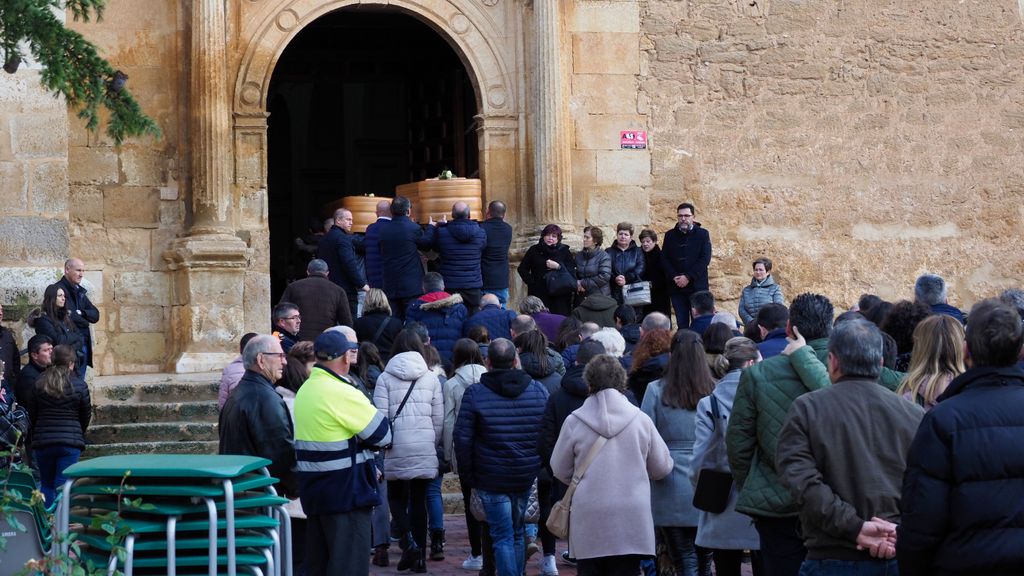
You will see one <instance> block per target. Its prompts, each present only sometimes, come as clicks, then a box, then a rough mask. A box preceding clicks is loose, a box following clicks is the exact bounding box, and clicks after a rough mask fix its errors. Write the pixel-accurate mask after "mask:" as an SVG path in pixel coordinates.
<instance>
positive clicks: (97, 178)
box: [68, 146, 120, 184]
mask: <svg viewBox="0 0 1024 576" xmlns="http://www.w3.org/2000/svg"><path fill="white" fill-rule="evenodd" d="M68 175H69V177H70V180H71V182H72V183H74V184H114V183H116V182H117V181H118V179H119V177H120V176H119V173H118V162H117V153H115V152H114V150H113V149H112V148H105V147H81V146H72V147H71V149H70V150H69V151H68Z"/></svg>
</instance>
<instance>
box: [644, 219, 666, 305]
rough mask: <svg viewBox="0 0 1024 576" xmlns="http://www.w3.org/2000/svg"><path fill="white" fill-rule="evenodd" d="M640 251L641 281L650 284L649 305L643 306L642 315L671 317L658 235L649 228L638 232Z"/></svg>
mask: <svg viewBox="0 0 1024 576" xmlns="http://www.w3.org/2000/svg"><path fill="white" fill-rule="evenodd" d="M640 249H641V250H643V251H644V272H643V279H644V280H647V281H648V282H650V283H651V303H650V305H648V306H644V312H643V315H641V316H639V317H638V319H639V318H643V317H644V316H647V315H648V314H650V313H651V312H661V313H662V314H664V315H666V316H671V312H670V310H671V307H670V306H669V297H668V284H667V280H666V279H665V272H664V271H662V269H661V248H660V247H659V246H658V233H657V232H655V231H654V230H651V229H650V228H645V229H643V230H641V231H640Z"/></svg>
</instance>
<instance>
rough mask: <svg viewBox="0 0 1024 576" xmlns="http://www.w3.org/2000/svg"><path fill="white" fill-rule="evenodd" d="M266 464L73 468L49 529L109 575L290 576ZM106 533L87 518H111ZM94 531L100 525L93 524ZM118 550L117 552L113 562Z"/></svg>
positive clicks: (88, 464) (225, 461) (206, 458)
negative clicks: (114, 534)
mask: <svg viewBox="0 0 1024 576" xmlns="http://www.w3.org/2000/svg"><path fill="white" fill-rule="evenodd" d="M268 464H270V461H269V460H267V459H265V458H255V457H250V456H227V455H170V454H146V455H135V456H105V457H101V458H94V459H91V460H86V461H82V462H79V463H77V464H75V465H73V466H71V467H69V468H68V469H67V470H65V472H64V474H65V476H67V478H68V481H67V483H66V484H65V485H64V488H63V494H62V498H61V500H60V501H59V503H60V505H59V506H58V508H57V514H56V526H57V531H58V533H60V534H67V533H68V531H69V528H70V526H72V525H80V526H81V527H80V528H77V527H76V534H77V540H78V541H79V542H80V543H81V544H82V545H83V546H82V556H83V559H85V560H92V561H93V562H94V564H96V565H105V566H107V569H108V571H109V572H110V573H113V571H114V570H116V569H119V568H120V569H121V570H122V571H123V572H124V573H125V574H126V575H127V576H131V575H133V574H139V575H142V574H161V575H164V574H166V575H168V576H178V575H193V574H208V575H219V574H227V575H228V576H235V575H236V574H237V573H239V572H242V573H250V574H260V575H268V576H270V575H273V576H291V558H290V551H291V524H290V521H289V518H288V514H287V512H286V511H285V509H284V505H285V504H286V503H287V502H288V500H287V499H285V498H282V497H280V496H278V495H277V493H276V491H275V490H274V487H273V484H274V483H275V482H276V481H277V479H275V478H272V477H271V476H270V475H269V473H268V472H267V469H266V466H267V465H268ZM111 512H114V513H116V522H109V521H108V522H106V524H107V528H108V529H117V531H118V534H120V535H121V537H119V538H115V539H114V540H115V542H113V543H112V542H110V541H108V538H107V537H108V535H109V532H108V531H105V530H103V529H97V528H94V527H93V524H94V519H96V518H100V517H106V518H107V519H108V520H109V519H110V518H111V515H110V513H111ZM100 523H101V524H102V523H104V522H102V521H101V522H100ZM118 547H120V548H121V550H120V554H119V553H118V552H119V550H118Z"/></svg>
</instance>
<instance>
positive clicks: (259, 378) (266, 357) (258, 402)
mask: <svg viewBox="0 0 1024 576" xmlns="http://www.w3.org/2000/svg"><path fill="white" fill-rule="evenodd" d="M287 363H288V361H287V360H286V359H285V353H284V350H282V349H281V341H280V340H279V339H278V338H276V337H274V336H272V335H270V334H260V335H259V336H256V337H254V338H252V339H251V340H249V343H248V344H246V345H245V349H244V350H243V351H242V364H243V365H244V366H245V374H244V375H243V376H242V379H241V380H239V381H238V386H236V387H235V389H234V390H232V391H231V394H230V395H229V396H228V399H227V401H226V402H225V403H224V408H223V409H222V410H221V412H220V423H219V424H218V426H217V429H218V431H219V434H220V450H219V453H220V454H240V455H243V456H260V457H262V458H266V459H268V460H270V466H268V467H267V468H268V470H269V471H270V475H271V476H273V477H275V478H278V479H279V482H278V484H277V486H278V490H279V491H280V492H281V493H283V494H285V495H291V496H294V495H295V494H297V490H296V484H295V475H294V472H293V468H294V467H295V449H294V446H293V444H292V438H293V437H294V434H293V432H292V430H293V428H292V419H291V416H289V415H288V407H287V406H286V405H285V403H284V399H282V398H281V396H279V395H278V394H277V392H275V391H274V382H277V381H278V380H280V379H281V374H282V373H283V372H284V367H285V365H286V364H287Z"/></svg>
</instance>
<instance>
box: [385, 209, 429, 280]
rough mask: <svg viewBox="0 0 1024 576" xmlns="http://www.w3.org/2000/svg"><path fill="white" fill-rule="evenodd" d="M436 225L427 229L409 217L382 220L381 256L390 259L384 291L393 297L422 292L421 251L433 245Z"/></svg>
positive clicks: (388, 260) (386, 269)
mask: <svg viewBox="0 0 1024 576" xmlns="http://www.w3.org/2000/svg"><path fill="white" fill-rule="evenodd" d="M435 232H436V230H435V229H434V227H433V226H427V228H426V229H425V230H424V229H423V228H420V225H419V224H417V223H415V222H413V221H412V220H411V219H410V218H409V217H408V216H395V217H394V218H392V219H391V221H390V222H381V226H380V257H381V262H387V263H388V265H387V266H384V270H383V272H384V273H383V275H382V279H383V284H384V293H385V294H387V295H388V298H391V299H396V298H397V299H402V298H413V297H415V296H419V295H420V294H423V261H422V260H420V253H419V250H420V249H423V250H429V249H430V248H431V247H432V246H433V244H434V234H435Z"/></svg>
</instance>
